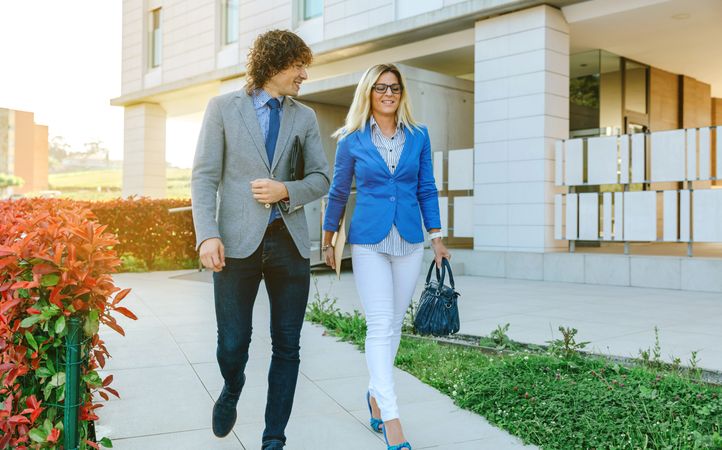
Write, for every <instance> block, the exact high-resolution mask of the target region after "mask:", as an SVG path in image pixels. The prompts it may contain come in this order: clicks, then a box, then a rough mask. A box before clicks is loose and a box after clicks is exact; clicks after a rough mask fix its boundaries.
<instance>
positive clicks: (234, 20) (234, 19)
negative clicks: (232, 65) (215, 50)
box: [221, 0, 239, 45]
mask: <svg viewBox="0 0 722 450" xmlns="http://www.w3.org/2000/svg"><path fill="white" fill-rule="evenodd" d="M221 1H222V2H223V45H228V44H232V43H234V42H237V41H238V20H239V18H238V0H221Z"/></svg>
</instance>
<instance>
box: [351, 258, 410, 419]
mask: <svg viewBox="0 0 722 450" xmlns="http://www.w3.org/2000/svg"><path fill="white" fill-rule="evenodd" d="M423 256H424V249H423V248H418V249H417V250H414V252H413V253H411V254H410V255H407V256H390V255H386V254H383V253H378V252H375V251H373V250H369V249H367V248H364V247H361V246H359V245H354V246H353V249H352V260H353V275H354V278H355V280H356V289H357V291H358V294H359V297H360V298H361V303H362V304H363V307H364V312H365V314H366V325H367V331H366V364H367V365H368V369H369V376H370V381H369V391H370V392H371V395H372V396H373V397H374V398H375V399H376V402H377V403H378V405H379V409H381V419H382V420H384V421H387V420H393V419H397V418H398V417H399V408H398V406H397V404H396V393H395V392H394V377H393V368H394V360H395V358H396V351H397V350H398V349H399V342H400V340H401V325H402V324H403V321H404V315H405V314H406V310H407V309H408V307H409V303H410V302H411V296H412V295H414V290H415V289H416V283H417V282H418V280H419V273H420V271H421V263H422V260H423Z"/></svg>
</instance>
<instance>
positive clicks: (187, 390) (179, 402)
mask: <svg viewBox="0 0 722 450" xmlns="http://www.w3.org/2000/svg"><path fill="white" fill-rule="evenodd" d="M112 373H113V376H114V381H113V387H114V388H115V389H117V390H118V391H119V392H120V395H121V399H120V400H119V401H111V402H107V403H105V405H104V407H103V408H101V409H100V410H99V411H98V415H99V417H100V420H99V421H98V425H99V426H103V427H104V428H105V429H106V430H107V431H108V433H107V434H108V435H109V436H110V437H111V438H125V437H138V436H146V435H153V434H160V433H175V432H180V431H189V430H196V429H198V428H201V427H207V426H208V425H209V423H210V417H211V409H212V406H213V402H212V401H211V398H210V397H209V395H208V393H207V392H206V390H205V389H204V388H203V385H202V384H201V382H200V380H199V379H198V377H197V376H196V374H195V372H193V370H192V369H191V368H190V366H189V365H178V366H167V367H154V368H143V369H126V370H118V371H115V372H112Z"/></svg>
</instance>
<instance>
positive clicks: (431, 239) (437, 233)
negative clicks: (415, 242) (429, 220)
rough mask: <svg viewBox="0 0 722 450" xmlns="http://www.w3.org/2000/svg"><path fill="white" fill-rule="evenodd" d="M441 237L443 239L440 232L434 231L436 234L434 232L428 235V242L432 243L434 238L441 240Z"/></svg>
mask: <svg viewBox="0 0 722 450" xmlns="http://www.w3.org/2000/svg"><path fill="white" fill-rule="evenodd" d="M441 237H443V234H442V233H441V231H436V232H434V233H429V240H430V241H433V240H434V239H436V238H441Z"/></svg>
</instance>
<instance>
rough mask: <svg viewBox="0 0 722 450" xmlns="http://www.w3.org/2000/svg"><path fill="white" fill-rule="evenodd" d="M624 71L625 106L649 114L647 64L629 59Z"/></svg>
mask: <svg viewBox="0 0 722 450" xmlns="http://www.w3.org/2000/svg"><path fill="white" fill-rule="evenodd" d="M625 69H626V70H625V72H624V106H625V108H626V109H627V110H629V111H634V112H638V113H641V114H647V66H644V65H642V64H637V63H635V62H631V61H627V62H626V67H625Z"/></svg>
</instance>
